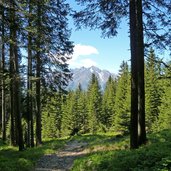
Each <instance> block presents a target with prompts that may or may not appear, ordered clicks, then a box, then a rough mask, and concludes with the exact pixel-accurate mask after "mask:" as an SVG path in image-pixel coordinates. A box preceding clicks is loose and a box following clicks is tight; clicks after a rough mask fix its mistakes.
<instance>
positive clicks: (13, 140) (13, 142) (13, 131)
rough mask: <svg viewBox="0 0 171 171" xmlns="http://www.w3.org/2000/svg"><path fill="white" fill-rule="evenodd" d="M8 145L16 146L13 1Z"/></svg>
mask: <svg viewBox="0 0 171 171" xmlns="http://www.w3.org/2000/svg"><path fill="white" fill-rule="evenodd" d="M10 8H11V10H10V113H11V121H10V124H11V125H10V135H11V136H10V143H11V145H12V146H16V145H17V142H16V139H17V138H16V127H15V125H16V124H15V115H14V87H13V86H14V75H13V74H14V10H12V9H13V1H12V0H10Z"/></svg>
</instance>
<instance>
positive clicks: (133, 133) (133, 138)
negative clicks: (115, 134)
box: [129, 0, 138, 149]
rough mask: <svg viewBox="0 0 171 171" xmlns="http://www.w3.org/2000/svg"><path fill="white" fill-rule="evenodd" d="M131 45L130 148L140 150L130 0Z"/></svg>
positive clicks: (133, 12) (133, 15) (133, 8)
mask: <svg viewBox="0 0 171 171" xmlns="http://www.w3.org/2000/svg"><path fill="white" fill-rule="evenodd" d="M129 9H130V45H131V126H130V148H131V149H135V148H138V141H137V140H138V122H137V120H138V77H137V73H138V68H137V67H138V66H137V47H136V42H137V34H136V3H135V0H130V6H129Z"/></svg>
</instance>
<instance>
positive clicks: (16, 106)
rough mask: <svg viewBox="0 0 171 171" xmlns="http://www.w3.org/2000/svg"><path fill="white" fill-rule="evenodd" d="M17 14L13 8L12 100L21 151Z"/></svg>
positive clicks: (11, 29)
mask: <svg viewBox="0 0 171 171" xmlns="http://www.w3.org/2000/svg"><path fill="white" fill-rule="evenodd" d="M11 5H12V6H13V8H14V4H13V2H12V1H11ZM15 20H16V16H15V11H14V10H11V28H10V34H11V43H10V48H11V49H10V50H11V65H12V71H13V72H12V73H11V76H12V80H13V81H12V83H13V85H12V88H13V90H12V92H11V93H12V94H11V96H12V98H11V99H12V102H13V114H14V118H15V130H16V143H17V145H18V146H19V151H21V150H23V149H24V143H23V133H22V125H21V113H20V100H19V99H20V88H19V87H20V76H19V62H18V50H17V49H18V47H17V29H16V21H15Z"/></svg>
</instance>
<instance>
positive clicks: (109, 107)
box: [102, 76, 117, 129]
mask: <svg viewBox="0 0 171 171" xmlns="http://www.w3.org/2000/svg"><path fill="white" fill-rule="evenodd" d="M116 84H117V83H116V80H114V79H113V78H112V77H111V76H110V77H109V79H108V81H107V83H106V88H105V91H104V94H103V116H102V119H103V121H102V123H103V124H104V125H105V126H106V128H107V129H109V128H110V127H111V125H112V117H113V116H114V105H115V96H116V86H117V85H116Z"/></svg>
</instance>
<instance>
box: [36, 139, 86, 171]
mask: <svg viewBox="0 0 171 171" xmlns="http://www.w3.org/2000/svg"><path fill="white" fill-rule="evenodd" d="M86 146H87V143H86V142H78V141H76V140H72V141H69V142H68V143H67V144H66V145H65V146H64V148H62V149H61V150H59V151H58V152H57V153H56V154H48V155H44V156H43V157H41V158H40V159H39V161H38V163H37V165H36V167H35V170H34V171H69V170H70V169H71V167H72V165H73V162H74V160H75V159H76V158H79V157H81V156H83V155H85V154H86V153H87V152H86V150H84V149H85V147H86Z"/></svg>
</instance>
